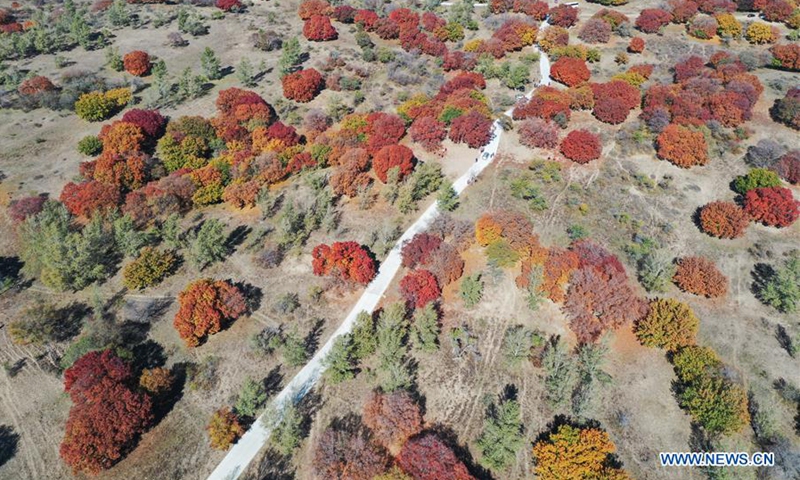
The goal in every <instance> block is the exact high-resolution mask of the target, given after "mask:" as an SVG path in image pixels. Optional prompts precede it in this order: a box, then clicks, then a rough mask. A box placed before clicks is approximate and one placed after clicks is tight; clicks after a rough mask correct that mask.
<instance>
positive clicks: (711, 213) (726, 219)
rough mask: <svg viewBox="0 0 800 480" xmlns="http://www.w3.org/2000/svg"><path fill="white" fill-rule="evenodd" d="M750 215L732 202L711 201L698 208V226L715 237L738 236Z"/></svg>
mask: <svg viewBox="0 0 800 480" xmlns="http://www.w3.org/2000/svg"><path fill="white" fill-rule="evenodd" d="M748 223H750V217H749V216H748V215H747V213H745V211H744V210H742V209H741V208H740V207H739V206H738V205H736V204H735V203H733V202H711V203H709V204H707V205H705V206H704V207H703V208H701V209H700V228H702V230H703V232H705V233H707V234H709V235H711V236H713V237H717V238H739V237H741V236H742V235H743V234H744V231H745V230H746V229H747V224H748Z"/></svg>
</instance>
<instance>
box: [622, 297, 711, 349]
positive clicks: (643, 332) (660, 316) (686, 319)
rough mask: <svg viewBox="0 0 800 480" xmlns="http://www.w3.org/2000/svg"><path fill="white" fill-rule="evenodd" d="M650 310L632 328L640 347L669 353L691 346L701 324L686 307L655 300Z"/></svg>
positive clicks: (667, 301) (675, 301) (663, 300)
mask: <svg viewBox="0 0 800 480" xmlns="http://www.w3.org/2000/svg"><path fill="white" fill-rule="evenodd" d="M649 307H650V311H649V312H648V314H647V316H646V317H644V318H642V319H641V320H639V321H638V322H637V323H636V326H635V328H634V332H635V333H636V337H637V338H638V339H639V341H640V342H641V343H642V345H644V346H646V347H656V348H664V349H666V350H670V351H677V350H678V349H679V348H681V347H684V346H686V345H694V343H695V337H696V336H697V330H698V327H699V325H700V321H699V320H698V319H697V316H695V314H694V312H693V311H692V309H691V308H690V307H689V306H688V305H686V304H685V303H682V302H679V301H677V300H674V299H671V298H668V299H660V298H657V299H655V300H652V301H651V302H650V305H649Z"/></svg>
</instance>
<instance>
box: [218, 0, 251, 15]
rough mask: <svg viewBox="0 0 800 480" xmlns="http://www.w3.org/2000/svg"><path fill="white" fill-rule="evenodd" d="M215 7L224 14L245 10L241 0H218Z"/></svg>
mask: <svg viewBox="0 0 800 480" xmlns="http://www.w3.org/2000/svg"><path fill="white" fill-rule="evenodd" d="M214 6H216V7H217V8H219V9H220V10H222V11H223V12H239V11H241V10H243V9H244V5H242V2H240V1H239V0H216V2H215V3H214Z"/></svg>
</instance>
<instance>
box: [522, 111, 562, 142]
mask: <svg viewBox="0 0 800 480" xmlns="http://www.w3.org/2000/svg"><path fill="white" fill-rule="evenodd" d="M558 131H559V128H558V125H556V124H555V123H553V122H550V121H548V120H543V119H541V118H529V119H527V120H523V121H522V122H521V123H520V125H519V127H518V128H517V132H518V133H519V142H520V143H521V144H523V145H525V146H527V147H531V148H548V149H552V148H556V146H557V145H558Z"/></svg>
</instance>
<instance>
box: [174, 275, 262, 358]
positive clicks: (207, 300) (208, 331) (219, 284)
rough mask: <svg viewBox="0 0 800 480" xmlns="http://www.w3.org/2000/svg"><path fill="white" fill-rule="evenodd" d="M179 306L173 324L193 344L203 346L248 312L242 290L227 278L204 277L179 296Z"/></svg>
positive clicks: (186, 340) (188, 343) (183, 337)
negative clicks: (224, 279)
mask: <svg viewBox="0 0 800 480" xmlns="http://www.w3.org/2000/svg"><path fill="white" fill-rule="evenodd" d="M178 302H179V303H180V308H179V309H178V313H177V314H175V319H174V321H173V325H174V326H175V329H176V330H177V331H178V334H179V335H180V336H181V338H182V339H183V340H184V341H185V342H186V345H188V346H190V347H196V346H198V345H200V343H201V342H203V341H204V340H205V339H206V338H207V337H208V336H209V335H213V334H215V333H217V332H219V331H220V330H222V328H224V327H225V326H226V324H227V323H229V322H231V321H233V320H236V319H237V318H239V317H240V316H241V315H243V314H244V313H245V312H246V311H247V305H246V301H245V298H244V295H242V292H241V291H240V290H239V289H238V288H237V287H235V286H234V285H231V284H230V283H229V282H227V281H222V280H212V279H210V278H204V279H202V280H197V281H196V282H193V283H191V284H189V286H187V287H186V289H184V291H182V292H181V293H180V294H179V295H178Z"/></svg>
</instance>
